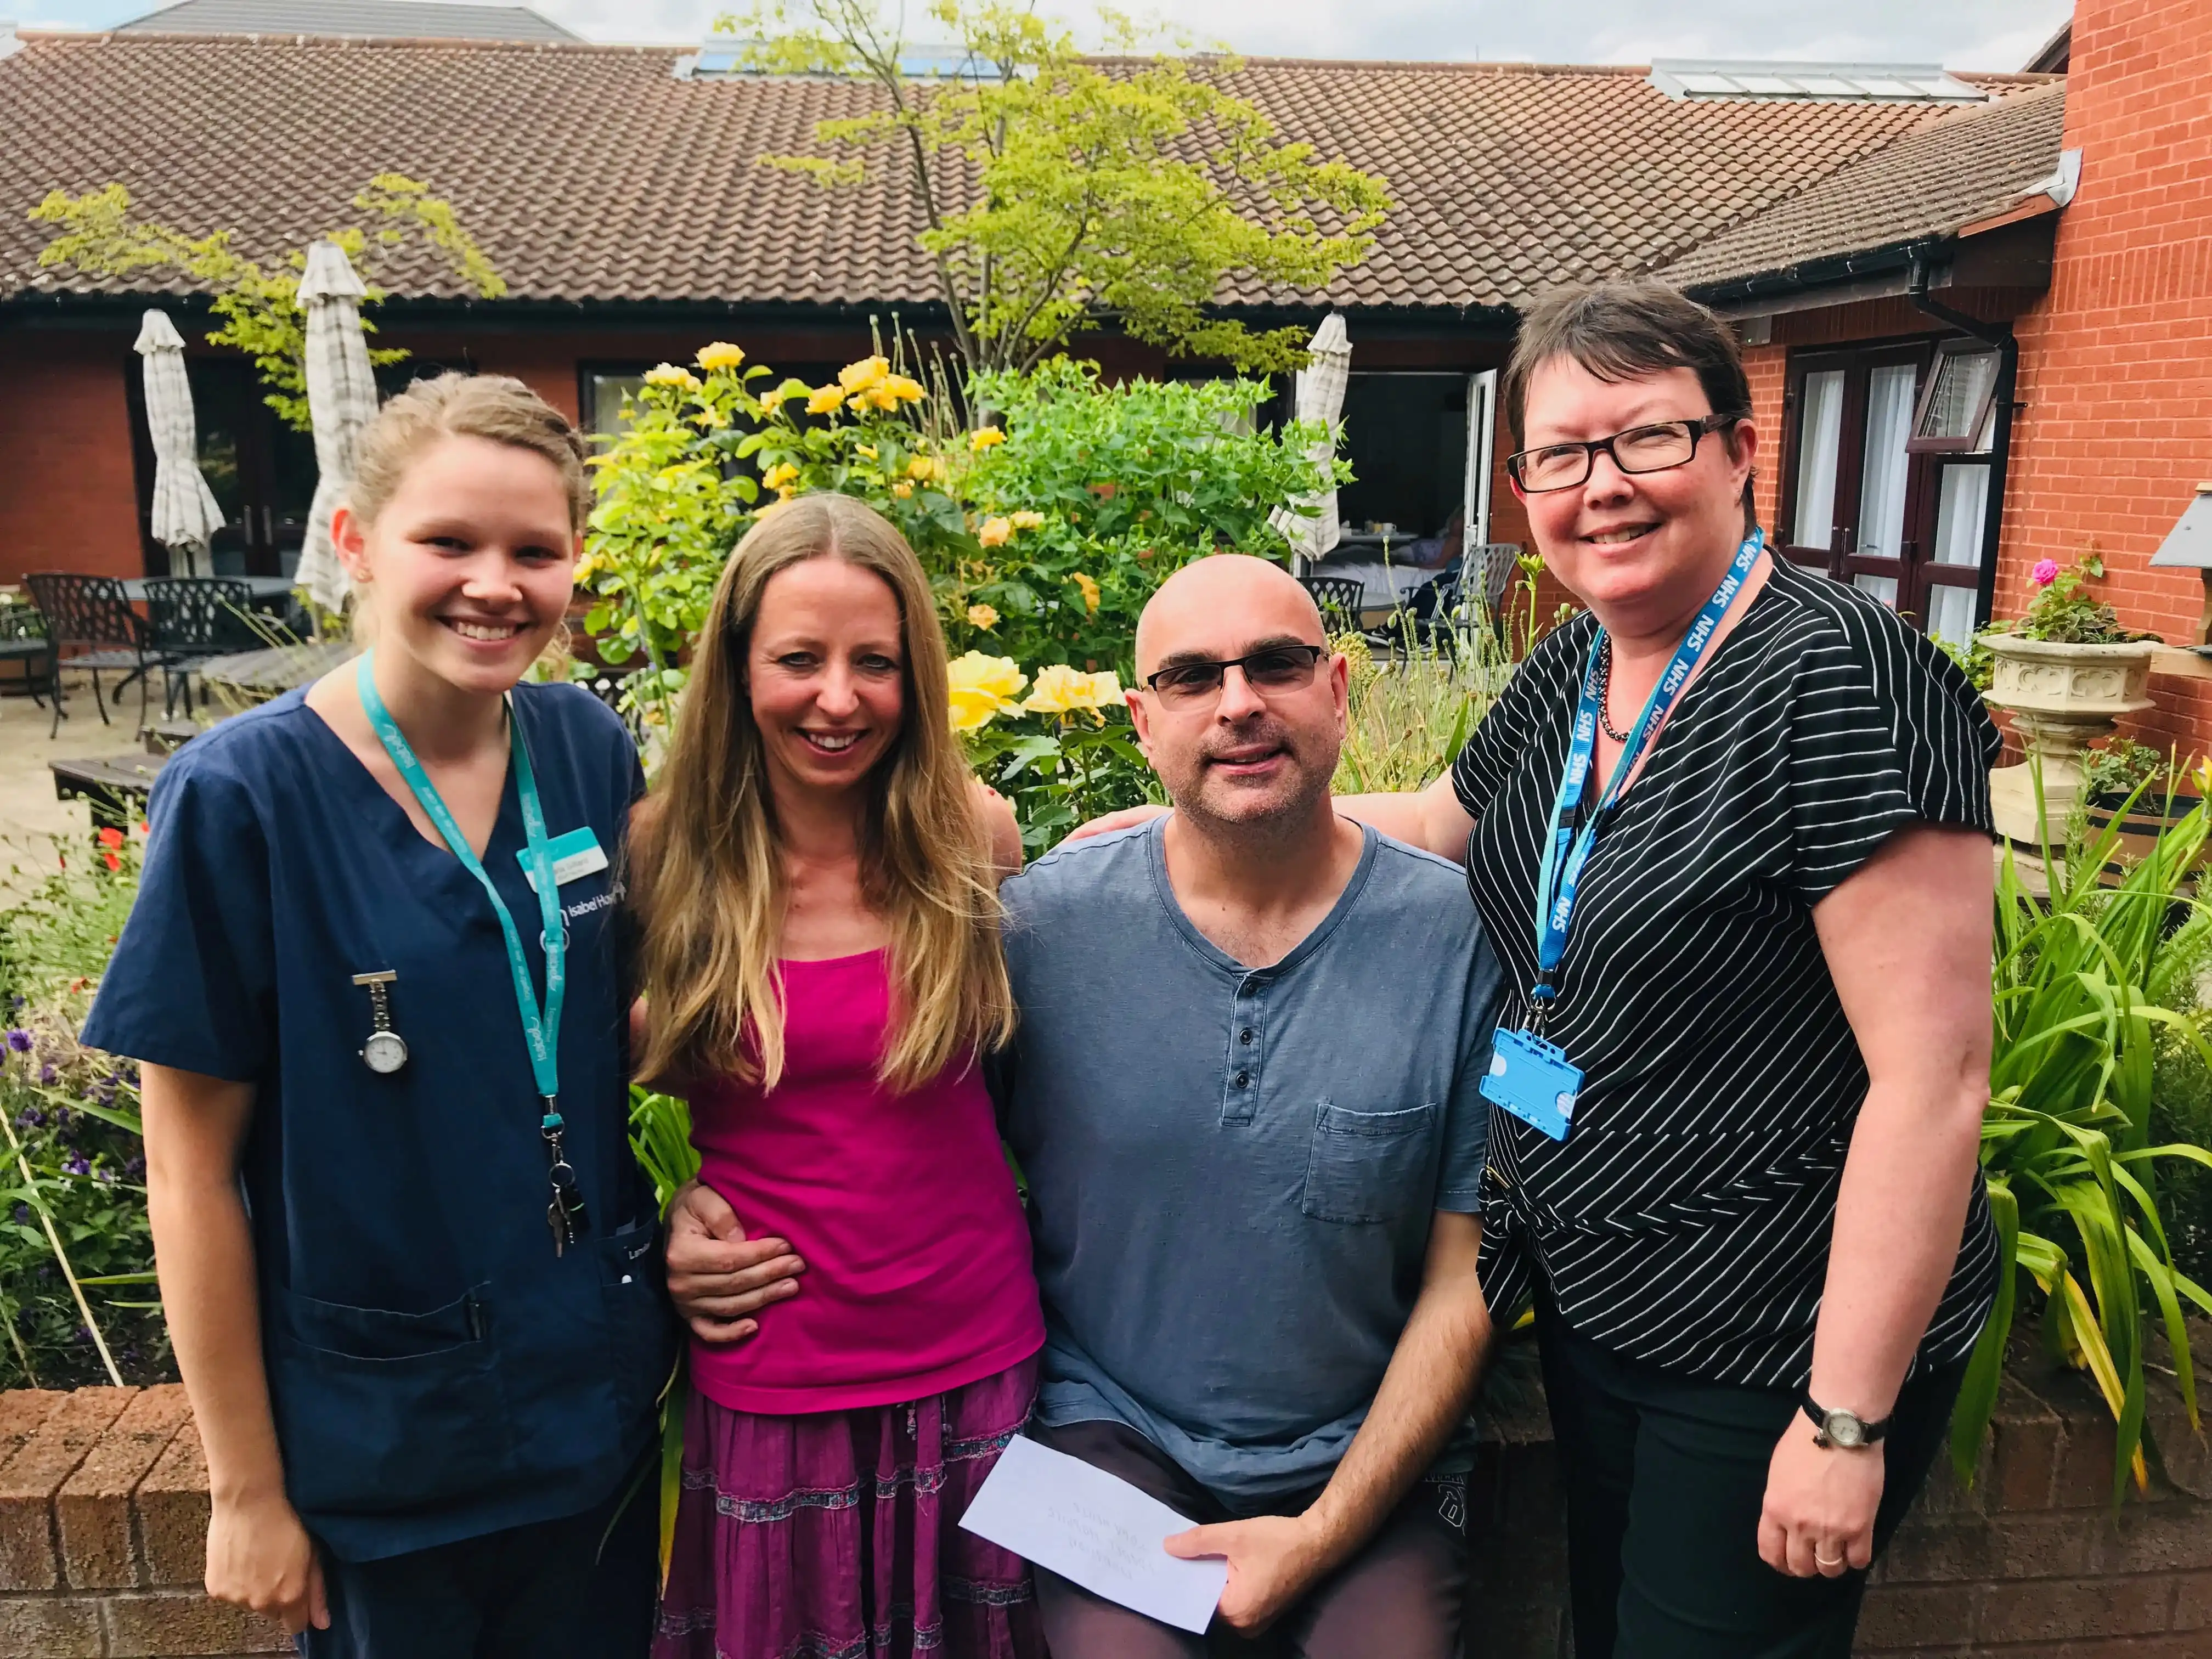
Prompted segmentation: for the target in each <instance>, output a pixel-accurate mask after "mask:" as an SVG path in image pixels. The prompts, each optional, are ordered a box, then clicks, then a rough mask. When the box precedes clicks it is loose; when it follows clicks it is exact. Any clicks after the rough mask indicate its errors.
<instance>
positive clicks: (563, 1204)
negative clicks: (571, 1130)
mask: <svg viewBox="0 0 2212 1659" xmlns="http://www.w3.org/2000/svg"><path fill="white" fill-rule="evenodd" d="M561 1134H562V1121H561V1114H560V1113H559V1112H558V1111H556V1109H554V1105H553V1103H552V1102H551V1101H550V1100H549V1101H547V1102H546V1103H545V1122H544V1136H545V1150H546V1152H547V1154H548V1155H549V1156H550V1158H551V1159H552V1160H553V1162H552V1167H551V1169H550V1170H549V1171H548V1172H547V1174H548V1177H549V1179H550V1181H551V1182H552V1183H553V1201H552V1202H551V1203H550V1204H548V1205H547V1206H545V1225H546V1226H547V1227H549V1228H550V1229H551V1230H552V1233H553V1254H554V1255H556V1256H558V1255H567V1254H568V1247H569V1246H570V1245H571V1244H574V1243H575V1242H576V1240H577V1239H578V1237H580V1236H581V1235H582V1233H583V1231H584V1230H585V1228H586V1227H587V1226H589V1225H591V1220H590V1218H589V1217H588V1216H586V1214H585V1212H584V1189H583V1188H582V1187H580V1185H578V1184H577V1181H576V1171H575V1170H574V1167H573V1166H572V1165H571V1164H569V1162H568V1154H567V1153H566V1152H563V1151H562V1147H561Z"/></svg>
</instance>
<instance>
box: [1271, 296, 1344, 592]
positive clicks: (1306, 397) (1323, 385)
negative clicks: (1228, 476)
mask: <svg viewBox="0 0 2212 1659" xmlns="http://www.w3.org/2000/svg"><path fill="white" fill-rule="evenodd" d="M1306 349H1307V352H1308V354H1309V355H1310V358H1311V361H1310V362H1309V363H1308V364H1307V365H1306V367H1305V368H1302V369H1300V370H1299V371H1298V378H1297V397H1296V402H1297V418H1298V419H1299V420H1301V421H1318V422H1321V423H1322V425H1323V426H1325V427H1327V428H1328V435H1327V436H1325V437H1324V438H1323V439H1322V441H1320V442H1319V443H1317V444H1316V445H1315V446H1314V447H1313V452H1312V454H1313V461H1314V465H1316V466H1325V465H1328V462H1329V461H1330V460H1331V459H1333V458H1334V456H1335V454H1336V440H1337V432H1338V428H1339V426H1340V423H1341V422H1342V420H1343V418H1344V389H1345V387H1346V385H1348V384H1349V383H1350V381H1351V380H1352V337H1351V336H1350V335H1349V334H1347V333H1346V331H1345V327H1344V318H1343V317H1342V315H1341V314H1340V313H1337V312H1334V311H1332V312H1330V313H1328V316H1326V317H1324V318H1322V319H1321V326H1320V327H1319V328H1317V329H1316V330H1315V331H1314V337H1313V341H1312V343H1310V345H1309V346H1308V347H1307V348H1306ZM1299 506H1300V507H1304V509H1305V512H1306V513H1313V514H1314V515H1315V516H1313V517H1311V518H1307V517H1305V516H1304V515H1303V514H1302V513H1296V512H1293V511H1292V510H1291V508H1289V507H1277V508H1276V509H1275V510H1274V511H1273V513H1269V514H1268V515H1267V522H1268V523H1270V524H1272V525H1273V526H1275V528H1276V529H1278V530H1279V531H1281V532H1283V534H1284V535H1285V536H1287V537H1289V538H1290V541H1291V554H1292V560H1291V568H1293V569H1296V568H1298V561H1300V560H1313V559H1318V558H1319V557H1321V556H1322V554H1324V553H1326V552H1328V550H1330V549H1331V548H1333V547H1334V546H1335V545H1336V544H1337V541H1338V539H1339V538H1340V536H1341V535H1342V534H1343V526H1341V525H1340V524H1339V523H1338V522H1337V517H1336V489H1335V487H1334V485H1332V486H1330V488H1329V489H1328V490H1327V491H1325V492H1324V493H1322V494H1321V495H1309V496H1307V497H1306V498H1305V499H1304V501H1301V502H1300V503H1299Z"/></svg>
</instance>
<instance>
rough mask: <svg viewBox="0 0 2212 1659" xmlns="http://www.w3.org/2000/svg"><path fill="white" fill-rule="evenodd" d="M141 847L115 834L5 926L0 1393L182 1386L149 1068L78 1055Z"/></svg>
mask: <svg viewBox="0 0 2212 1659" xmlns="http://www.w3.org/2000/svg"><path fill="white" fill-rule="evenodd" d="M138 846H139V843H138V838H137V837H136V836H125V835H123V834H122V833H121V832H120V831H114V830H110V831H106V832H104V833H103V835H102V836H101V837H100V840H98V841H96V842H94V846H93V848H92V849H91V850H89V851H88V852H77V853H72V854H63V855H61V863H60V864H59V865H58V866H56V867H53V868H52V870H51V872H50V873H48V874H47V875H46V876H45V877H44V878H42V879H41V880H40V883H39V884H38V886H37V888H36V890H34V891H33V894H32V896H30V897H29V898H28V899H27V900H26V901H25V902H23V903H21V904H20V905H18V906H16V907H15V908H14V909H12V910H9V911H8V912H6V913H5V914H4V915H0V987H4V992H5V994H6V996H7V999H8V1005H9V1015H8V1019H7V1029H6V1034H5V1038H4V1046H0V1322H4V1324H5V1325H6V1328H7V1340H6V1343H5V1345H4V1346H0V1387H9V1386H29V1387H46V1388H56V1387H69V1386H73V1385H75V1384H77V1383H90V1382H95V1381H105V1382H126V1381H127V1382H159V1381H164V1380H167V1379H168V1378H169V1377H171V1376H173V1375H174V1372H173V1366H172V1363H171V1360H170V1355H169V1344H168V1334H167V1328H165V1327H164V1325H163V1324H162V1322H161V1308H160V1302H159V1299H158V1296H157V1294H156V1293H155V1291H154V1290H153V1289H152V1288H151V1287H152V1285H153V1282H154V1277H153V1241H152V1236H151V1233H150V1231H149V1227H148V1225H147V1220H146V1194H145V1186H144V1182H145V1169H146V1165H145V1150H144V1146H143V1142H142V1140H141V1139H140V1133H139V1122H138V1068H137V1066H136V1065H135V1064H134V1063H133V1062H131V1061H130V1060H118V1059H113V1058H111V1057H110V1056H108V1055H106V1054H100V1053H97V1052H96V1051H94V1050H92V1049H88V1048H84V1047H82V1045H81V1044H80V1043H79V1042H77V1040H76V1030H77V1025H78V1023H79V1021H81V1020H82V1018H83V1016H84V1012H85V1011H86V1009H87V1008H88V1006H90V1001H91V997H92V994H93V992H94V990H95V989H96V988H97V987H98V985H99V981H100V973H101V972H102V970H103V969H105V968H106V963H107V958H108V956H109V953H110V952H111V951H112V950H113V948H114V944H115V939H116V937H117V936H118V934H119V933H121V931H122V927H123V920H124V918H125V916H126V915H128V914H129V912H130V908H131V900H132V898H133V897H134V896H135V895H136V893H137V874H138ZM19 868H20V866H19Z"/></svg>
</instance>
